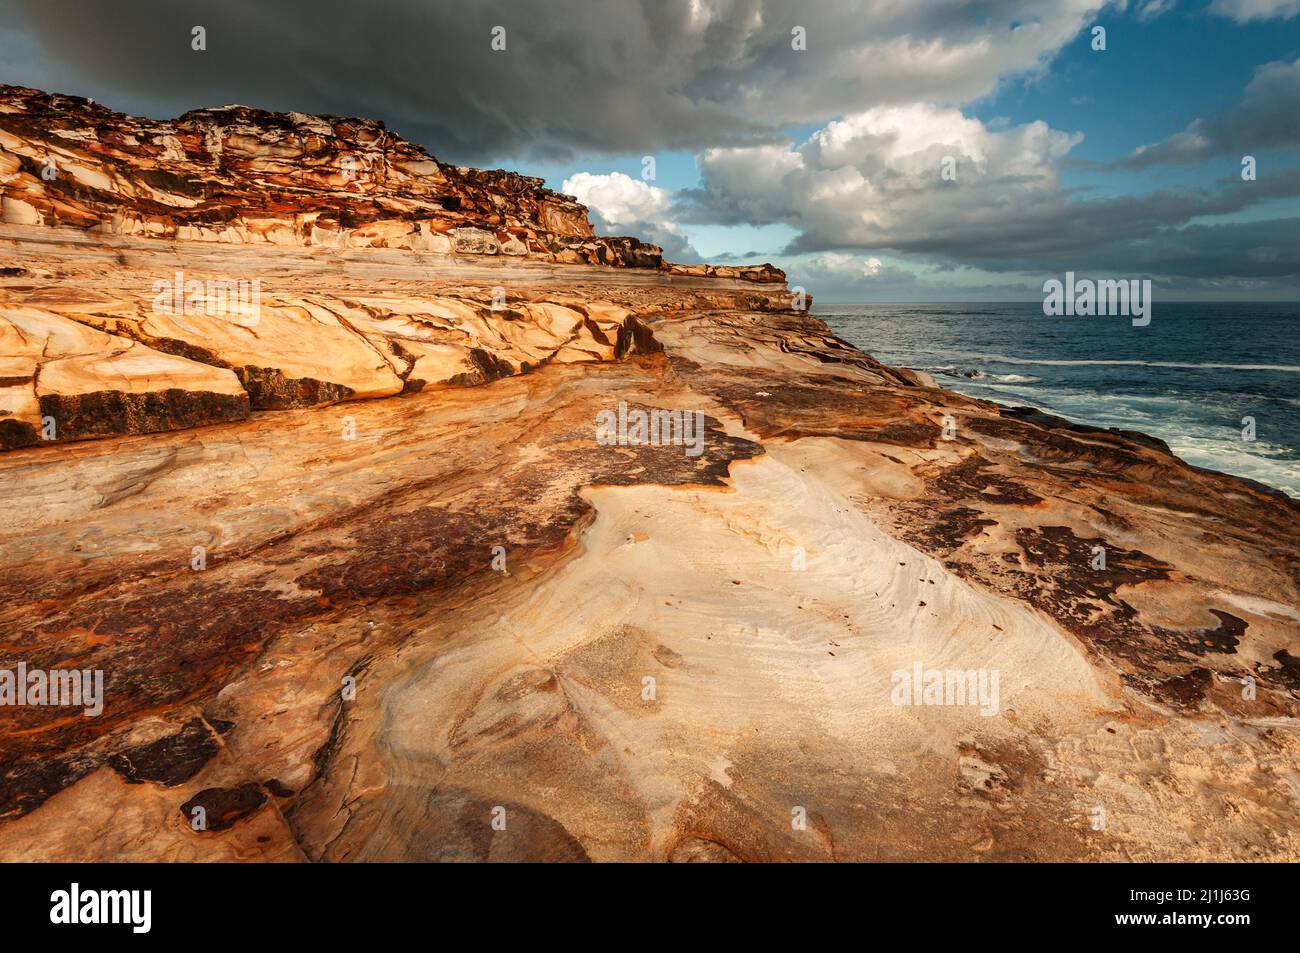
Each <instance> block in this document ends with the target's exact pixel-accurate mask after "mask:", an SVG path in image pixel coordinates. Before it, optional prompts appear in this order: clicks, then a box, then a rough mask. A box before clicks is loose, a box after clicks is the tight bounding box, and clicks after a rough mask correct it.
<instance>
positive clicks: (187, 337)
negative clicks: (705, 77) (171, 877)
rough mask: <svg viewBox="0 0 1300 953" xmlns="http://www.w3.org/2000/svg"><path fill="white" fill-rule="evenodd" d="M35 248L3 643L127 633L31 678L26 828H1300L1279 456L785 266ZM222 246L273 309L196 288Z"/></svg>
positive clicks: (71, 849)
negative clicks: (754, 272)
mask: <svg viewBox="0 0 1300 953" xmlns="http://www.w3.org/2000/svg"><path fill="white" fill-rule="evenodd" d="M205 114H206V113H205ZM190 115H194V114H190ZM283 121H284V122H296V120H292V119H291V118H286V119H284V120H283ZM177 122H178V123H179V122H180V121H179V120H178V121H177ZM340 122H343V121H340ZM348 122H354V123H355V121H348ZM353 128H357V129H362V128H371V127H370V126H366V125H364V124H357V125H355V126H354V127H353ZM258 141H259V142H261V141H262V140H260V139H259V140H258ZM6 148H9V147H8V145H6ZM249 148H250V149H252V147H251V146H250V147H249ZM257 149H261V150H266V151H267V153H268V155H270V154H273V151H274V150H271V149H270V146H268V145H266V144H263V145H261V146H258V147H257ZM252 152H253V154H254V156H255V157H257V156H261V152H258V151H257V150H256V149H254V150H252ZM223 154H224V153H223ZM291 158H292V162H296V163H299V164H301V163H302V162H303V161H304V160H302V158H301V157H300V156H298V155H294V156H293V157H291ZM269 161H270V160H269V158H268V159H267V162H269ZM287 161H288V160H286V162H287ZM292 162H291V163H288V164H286V165H285V167H284V168H283V169H282V170H281V172H280V173H278V174H282V175H285V176H289V177H290V178H291V177H292V176H291V175H290V173H291V171H292V168H291V166H292ZM259 168H262V169H263V171H264V172H265V169H267V168H269V166H267V165H265V164H264V165H261V166H259ZM259 174H263V173H262V172H259ZM265 174H270V173H269V172H265ZM311 174H315V173H311ZM126 178H127V179H129V178H130V176H127V177H126ZM467 181H468V179H467ZM282 187H283V186H282V185H274V186H272V185H269V184H268V185H266V186H261V185H259V186H257V187H256V188H254V187H253V186H248V188H249V189H250V195H249V197H248V199H247V203H248V208H254V207H256V208H259V209H260V208H263V207H264V206H265V204H266V203H267V202H269V201H270V198H269V193H271V192H275V191H277V190H278V189H280V188H282ZM263 188H264V189H265V190H266V192H267V193H268V194H267V195H263V193H262V189H263ZM6 194H8V193H6ZM277 201H278V200H277ZM538 201H539V202H541V201H542V200H541V199H539V200H538ZM29 204H31V203H29ZM561 204H562V203H561ZM32 207H33V208H36V205H32ZM538 207H539V208H540V207H541V206H540V205H539V206H538ZM241 209H242V206H241ZM42 214H43V213H42ZM241 214H243V213H242V211H241ZM500 214H502V215H503V216H505V217H506V219H510V220H512V221H516V222H522V221H524V220H526V219H527V220H529V221H538V222H540V221H541V218H540V216H541V213H540V212H537V211H533V210H530V207H529V206H528V205H527V203H526V202H523V201H521V202H520V205H519V207H518V208H517V209H510V210H501V213H500ZM556 214H558V213H556ZM569 220H570V221H571V220H572V219H569ZM520 227H524V226H520ZM528 227H532V226H528ZM0 258H2V259H3V261H0V265H3V268H2V269H0V272H2V274H3V277H0V322H3V324H0V327H2V328H3V329H4V330H3V334H4V337H3V338H2V339H0V340H3V341H4V342H5V347H4V350H3V359H4V361H5V362H6V364H5V365H4V367H5V370H4V376H3V388H4V389H3V391H0V393H2V394H3V395H4V400H5V401H6V402H5V403H4V404H3V408H4V409H5V410H7V411H8V413H7V414H5V415H3V416H0V433H2V434H4V439H5V440H6V446H7V447H9V450H8V451H7V452H5V453H0V627H2V628H0V631H3V632H5V633H6V635H5V638H4V640H3V641H2V642H0V671H16V670H17V669H18V667H19V665H22V666H25V668H26V669H27V670H35V671H41V672H57V671H60V670H70V669H77V670H85V671H87V672H100V673H102V675H103V679H104V693H103V698H102V702H103V704H102V711H101V712H99V713H98V714H95V715H87V714H85V713H84V712H83V711H82V710H81V709H74V708H71V707H69V706H55V705H46V704H26V705H2V706H0V858H3V859H6V860H15V859H58V860H213V859H238V860H274V861H341V860H450V859H456V860H543V859H544V860H566V861H581V860H641V859H652V860H675V861H685V860H718V861H722V860H750V861H755V860H874V859H891V860H892V859H942V860H961V861H980V860H1078V859H1139V860H1142V859H1152V860H1155V859H1160V860H1173V859H1178V860H1187V859H1195V860H1211V859H1220V860H1222V859H1272V860H1296V859H1300V835H1298V834H1297V831H1300V824H1297V821H1298V820H1300V792H1298V791H1297V787H1296V783H1295V777H1296V771H1297V765H1298V764H1300V739H1298V738H1297V733H1296V729H1297V722H1296V718H1297V715H1298V714H1300V710H1298V709H1300V669H1298V668H1297V666H1298V665H1300V663H1298V662H1297V658H1300V645H1297V640H1296V633H1297V628H1298V626H1300V609H1297V606H1300V592H1298V586H1300V555H1298V553H1300V546H1297V541H1300V509H1298V508H1297V504H1296V503H1295V502H1294V501H1293V500H1291V499H1289V498H1287V497H1285V496H1282V495H1280V494H1276V493H1272V492H1269V491H1267V490H1265V489H1263V488H1261V487H1258V486H1255V485H1252V484H1250V483H1247V482H1245V481H1241V480H1238V479H1235V478H1232V477H1229V476H1225V475H1222V474H1216V473H1209V472H1205V471H1201V470H1197V469H1194V468H1192V467H1189V466H1187V465H1185V464H1184V463H1182V462H1181V461H1180V460H1178V459H1177V458H1176V457H1174V456H1173V455H1172V454H1171V453H1170V452H1169V451H1168V449H1167V448H1166V447H1165V446H1164V445H1163V444H1161V443H1160V442H1159V441H1157V440H1153V439H1151V438H1149V437H1143V436H1142V435H1138V434H1125V433H1117V432H1114V431H1101V430H1096V429H1093V428H1087V427H1081V426H1077V425H1073V424H1071V423H1069V422H1068V421H1063V420H1059V419H1056V418H1052V417H1048V416H1045V415H1043V414H1040V413H1038V412H1036V411H1034V410H1033V409H1032V408H1018V409H1017V408H1005V407H1000V406H998V405H995V404H991V403H987V402H983V401H978V400H973V399H970V398H966V397H963V396H960V395H957V394H953V393H950V392H948V391H945V390H942V389H940V388H937V387H935V386H934V383H933V381H931V380H930V379H928V378H927V377H926V376H925V375H921V374H917V373H915V372H911V371H908V370H905V369H899V368H891V367H888V366H885V365H882V364H880V363H879V362H878V361H876V360H874V359H873V358H871V357H870V356H868V355H866V354H864V353H862V352H860V351H858V350H856V349H855V348H853V347H852V346H850V345H849V344H847V343H846V342H844V341H842V340H840V339H838V338H837V337H835V335H833V334H832V333H830V332H829V331H828V330H827V328H826V327H825V325H823V324H822V323H821V322H820V321H818V320H817V319H816V318H815V317H814V316H812V315H809V314H807V313H804V312H801V311H796V310H792V309H791V307H790V305H791V298H790V296H789V294H788V292H787V290H786V289H785V288H784V285H783V284H782V283H776V282H769V281H745V280H743V279H740V278H737V277H736V276H732V275H719V274H716V273H715V274H707V273H705V274H695V275H685V274H680V273H674V272H672V271H670V270H668V269H665V268H658V267H657V268H636V267H608V266H598V265H573V264H565V263H563V262H555V261H552V260H550V259H549V258H544V256H542V255H541V254H540V253H537V254H534V253H531V252H530V254H529V255H524V256H518V257H509V258H507V257H506V256H501V255H479V256H468V255H464V256H462V255H453V256H434V255H423V254H417V253H413V252H412V250H411V249H409V248H389V249H384V248H343V247H330V248H317V247H315V246H311V245H309V244H300V243H296V242H295V243H289V244H287V245H275V244H271V243H258V242H243V241H241V242H237V243H235V242H232V243H214V242H211V241H203V240H196V241H185V240H176V241H169V242H160V241H158V240H157V239H149V238H145V237H141V236H139V235H123V234H106V233H103V232H93V231H91V232H88V231H87V230H86V229H85V228H84V227H79V226H78V227H74V226H71V225H68V224H60V225H59V226H57V227H53V226H52V223H50V222H46V223H45V224H25V225H24V224H7V225H3V226H0ZM178 270H179V271H181V272H182V273H183V274H184V276H185V280H191V279H192V280H196V281H200V282H202V283H203V284H202V287H203V288H204V290H205V292H206V289H207V287H208V286H207V284H206V282H207V280H208V279H213V280H218V279H220V278H221V277H223V276H224V277H231V276H237V277H238V278H239V279H241V280H244V281H247V282H252V281H258V282H259V283H260V284H259V286H258V287H259V288H260V295H261V297H260V302H259V310H258V312H257V321H256V322H253V321H252V320H251V318H252V317H253V315H252V313H251V312H250V309H249V308H247V307H244V306H243V304H244V303H245V302H241V303H240V305H239V306H229V302H227V305H228V307H227V308H226V310H223V311H220V313H213V314H208V313H206V311H204V312H203V313H189V314H186V313H185V311H184V309H181V311H180V312H179V313H176V314H168V313H167V312H166V311H165V310H164V311H159V310H158V309H156V308H154V307H153V299H154V298H155V296H156V295H157V294H158V293H159V292H158V291H156V290H155V282H157V281H159V280H164V281H166V280H169V279H170V276H173V275H174V273H175V272H176V271H178ZM175 286H176V283H175V281H174V280H172V287H173V288H174V287H175ZM181 287H182V288H184V282H182V284H181ZM501 291H504V300H503V298H502V295H501V294H500V293H499V292H501ZM104 395H113V397H112V399H109V398H108V397H105V396H104ZM638 412H645V413H646V415H647V416H646V418H644V419H648V420H656V421H659V422H661V423H662V422H663V421H668V422H670V423H671V424H672V427H671V428H670V429H668V430H664V429H659V430H657V431H656V432H657V434H658V436H659V437H660V438H661V439H655V440H652V439H648V438H647V439H640V437H639V436H638V434H637V432H636V430H635V424H634V423H633V424H630V425H629V426H631V427H632V429H631V430H626V431H625V430H623V429H619V430H617V432H615V433H611V432H610V431H609V430H608V429H602V426H603V425H602V423H601V422H602V421H605V422H606V424H608V422H609V421H611V420H618V421H620V424H619V427H620V428H622V427H623V424H624V423H627V422H628V421H633V422H634V421H635V420H637V419H638V418H637V416H636V415H637V413H638ZM696 414H698V415H699V416H698V417H696V416H695V415H696ZM674 415H676V416H674ZM47 417H48V418H52V419H53V421H54V427H55V431H56V432H55V434H54V435H53V439H46V438H45V437H44V436H43V434H42V432H41V428H42V427H43V426H44V425H45V423H46V421H45V420H44V418H47ZM695 421H698V425H697V424H696V423H695ZM663 426H665V427H666V426H668V425H667V424H664V425H663ZM697 426H698V429H696V428H697ZM69 431H71V432H70V433H69ZM641 436H644V434H642V435H641ZM80 437H99V438H101V439H95V440H83V439H77V438H80ZM1098 548H1100V549H1101V550H1103V551H1104V553H1105V557H1106V558H1105V560H1104V562H1102V563H1101V564H1100V565H1099V566H1098V564H1097V558H1096V552H1097V550H1098ZM917 671H919V672H933V671H939V672H954V671H955V672H971V673H975V674H976V675H977V676H978V675H979V673H983V676H986V677H992V676H994V674H995V673H996V686H997V687H996V691H994V692H989V691H987V690H980V691H976V687H977V686H978V685H980V684H983V685H984V688H985V689H988V688H990V687H991V685H990V684H989V683H988V681H987V678H986V681H985V682H984V683H980V682H979V681H978V678H977V680H976V682H974V683H971V685H972V687H971V691H972V696H971V697H970V698H968V699H965V700H964V701H962V702H960V703H959V702H957V701H956V700H952V699H949V701H951V702H952V703H940V704H931V703H930V702H929V701H927V697H926V696H925V695H924V694H923V693H922V692H920V691H919V690H918V691H917V692H916V693H913V692H911V691H907V692H900V690H899V689H900V679H899V675H900V673H902V674H903V675H905V676H908V677H910V676H911V673H913V672H917ZM2 687H3V686H0V688H2ZM939 700H940V702H944V701H945V699H944V698H943V696H942V693H941V695H940V699H939ZM931 701H933V699H931ZM200 809H201V810H200ZM198 816H202V817H203V818H205V819H206V821H205V823H204V824H203V825H202V826H200V827H196V824H195V818H196V817H198ZM502 819H504V822H505V823H504V825H502V824H501V823H499V821H500V820H502Z"/></svg>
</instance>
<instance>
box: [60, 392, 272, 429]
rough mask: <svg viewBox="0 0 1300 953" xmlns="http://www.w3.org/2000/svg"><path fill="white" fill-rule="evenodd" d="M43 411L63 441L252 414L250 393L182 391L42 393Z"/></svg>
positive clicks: (224, 420)
mask: <svg viewBox="0 0 1300 953" xmlns="http://www.w3.org/2000/svg"><path fill="white" fill-rule="evenodd" d="M40 407H41V416H42V417H53V418H54V421H55V426H56V430H55V436H56V437H57V439H58V440H60V441H62V440H79V439H82V438H85V437H103V436H110V435H120V434H139V433H155V432H157V431H160V430H182V429H184V428H187V427H200V426H203V425H205V424H215V423H225V422H228V421H232V420H243V419H244V418H246V417H247V416H248V412H249V402H248V397H247V395H245V394H215V393H211V392H209V391H189V390H180V389H178V388H168V389H167V390H163V391H148V392H145V393H129V392H125V391H94V392H91V393H88V394H42V395H41V397H40Z"/></svg>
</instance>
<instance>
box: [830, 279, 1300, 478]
mask: <svg viewBox="0 0 1300 953" xmlns="http://www.w3.org/2000/svg"><path fill="white" fill-rule="evenodd" d="M813 311H814V313H815V314H816V315H817V316H818V317H820V318H821V319H822V320H824V321H825V322H826V323H827V324H828V325H830V327H831V329H832V330H834V331H835V333H837V334H838V335H839V336H840V337H842V338H844V339H845V340H847V341H849V342H851V343H852V344H854V345H856V346H857V347H859V348H861V349H862V350H864V351H866V352H867V353H869V354H871V355H873V356H874V357H876V358H877V359H879V360H881V361H884V362H885V363H886V364H894V365H901V366H903V367H912V368H916V369H919V370H924V371H929V372H930V373H932V374H934V375H935V378H936V380H937V381H938V382H939V383H940V384H941V385H942V386H944V387H948V388H950V389H952V390H955V391H959V392H961V393H963V394H969V395H971V396H973V397H981V398H984V399H986V400H994V401H997V402H999V403H1002V404H1011V405H1022V404H1028V405H1030V406H1034V407H1038V408H1040V409H1042V410H1045V411H1048V412H1050V413H1055V414H1059V415H1060V416H1062V417H1068V418H1070V419H1071V420H1075V421H1078V422H1080V423H1086V424H1093V425H1096V426H1101V427H1121V428H1123V429H1125V430H1140V431H1142V432H1144V433H1148V434H1151V435H1152V436H1155V437H1159V438H1160V439H1162V440H1164V441H1165V442H1166V443H1168V444H1169V446H1170V448H1171V449H1173V451H1174V452H1175V453H1177V454H1178V455H1179V456H1180V457H1182V458H1183V459H1184V460H1186V461H1188V462H1189V463H1192V464H1195V465H1196V466H1202V467H1210V468H1212V469H1215V470H1222V471H1224V472H1226V473H1235V474H1237V475H1239V476H1245V477H1250V478H1251V479H1254V480H1258V481H1259V482H1261V483H1265V484H1268V485H1269V486H1273V487H1276V488H1278V489H1280V490H1285V491H1286V492H1287V493H1289V494H1291V495H1292V496H1295V497H1300V305H1297V304H1218V303H1202V304H1177V303H1161V302H1159V301H1156V302H1155V305H1154V309H1153V312H1152V319H1151V324H1150V325H1148V326H1147V327H1141V328H1135V327H1133V326H1132V324H1131V323H1130V320H1129V319H1128V318H1125V317H1046V316H1045V315H1044V314H1043V308H1042V305H1041V304H1040V303H1038V302H1034V303H1011V304H987V303H980V304H815V305H814V307H813ZM1247 416H1250V417H1254V418H1255V429H1256V439H1255V440H1254V441H1253V442H1249V441H1246V440H1243V439H1242V426H1243V425H1242V418H1243V417H1247Z"/></svg>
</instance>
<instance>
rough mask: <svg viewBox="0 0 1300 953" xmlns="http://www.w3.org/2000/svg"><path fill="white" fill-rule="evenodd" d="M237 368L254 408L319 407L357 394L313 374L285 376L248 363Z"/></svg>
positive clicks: (275, 370) (348, 388) (341, 385)
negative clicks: (319, 378) (309, 375)
mask: <svg viewBox="0 0 1300 953" xmlns="http://www.w3.org/2000/svg"><path fill="white" fill-rule="evenodd" d="M234 370H235V374H237V375H238V376H239V382H240V383H241V384H243V385H244V389H245V390H246V391H248V396H249V399H250V401H251V402H252V407H253V409H254V410H291V409H293V408H295V407H319V406H321V405H323V404H336V403H338V402H339V401H341V400H347V399H348V398H350V397H351V396H352V395H353V394H354V393H355V391H353V390H352V388H351V387H346V386H344V385H343V384H335V383H333V382H331V381H320V380H316V379H315V378H312V377H295V378H289V377H285V376H284V374H282V373H281V372H280V371H279V370H277V369H275V368H273V367H253V366H252V365H251V364H246V365H244V366H243V367H237V368H235V369H234Z"/></svg>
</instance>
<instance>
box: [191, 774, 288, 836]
mask: <svg viewBox="0 0 1300 953" xmlns="http://www.w3.org/2000/svg"><path fill="white" fill-rule="evenodd" d="M266 801H267V796H266V792H265V791H263V790H262V787H261V785H259V784H254V783H253V782H251V781H250V782H249V783H247V784H241V785H240V786H239V787H237V788H204V789H203V790H202V791H200V792H199V793H198V794H196V795H194V797H192V798H190V799H189V800H188V801H186V802H185V803H184V804H182V805H181V806H180V812H181V816H182V817H184V818H185V824H186V826H188V827H190V829H191V830H194V828H193V827H192V826H191V824H192V821H193V820H194V809H195V808H196V807H201V808H203V811H204V815H205V821H206V824H207V828H206V832H207V833H215V832H217V831H224V830H227V829H228V828H231V827H233V826H234V825H235V824H237V823H239V822H240V821H241V820H243V819H244V818H246V817H248V816H249V815H250V814H253V813H254V812H256V811H257V810H258V809H259V808H260V807H261V806H262V805H263V804H265V803H266ZM194 832H195V833H196V834H202V833H204V831H194Z"/></svg>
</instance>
